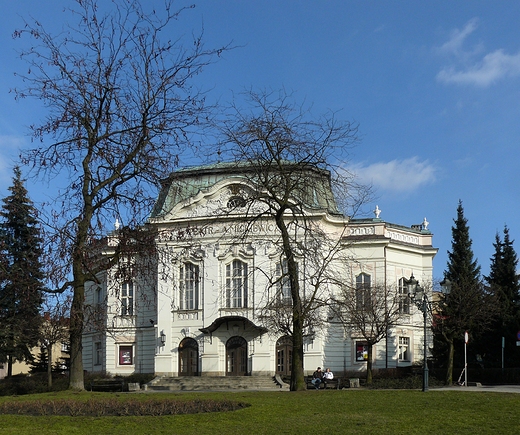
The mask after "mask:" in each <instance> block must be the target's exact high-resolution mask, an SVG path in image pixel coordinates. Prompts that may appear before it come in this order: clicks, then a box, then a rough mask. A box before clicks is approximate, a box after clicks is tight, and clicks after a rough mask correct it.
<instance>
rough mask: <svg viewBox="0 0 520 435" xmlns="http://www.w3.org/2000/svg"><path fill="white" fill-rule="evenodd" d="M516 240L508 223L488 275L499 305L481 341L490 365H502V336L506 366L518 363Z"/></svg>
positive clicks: (519, 285) (497, 242)
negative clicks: (495, 315)
mask: <svg viewBox="0 0 520 435" xmlns="http://www.w3.org/2000/svg"><path fill="white" fill-rule="evenodd" d="M513 242H514V241H513V240H511V239H510V237H509V228H508V227H507V226H505V227H504V239H503V241H502V240H501V239H500V236H499V234H498V233H497V234H496V236H495V243H493V247H494V248H495V252H494V254H493V256H492V257H491V267H490V272H489V276H487V277H485V280H486V282H487V284H488V285H489V291H490V292H491V294H493V295H494V296H495V297H496V300H497V307H498V310H497V311H498V312H497V317H496V319H495V321H494V322H493V324H492V327H491V329H490V331H489V332H487V333H486V334H485V336H484V337H483V338H482V340H481V343H480V349H479V350H480V352H481V353H482V355H483V356H484V358H485V363H486V365H488V366H495V367H500V366H501V365H502V337H504V339H505V350H504V362H505V365H506V366H516V365H517V364H518V358H519V357H520V351H519V349H518V348H517V346H516V340H517V338H516V333H517V331H518V330H519V329H520V283H519V276H518V275H517V272H516V267H517V265H518V257H517V255H516V252H515V250H514V248H513Z"/></svg>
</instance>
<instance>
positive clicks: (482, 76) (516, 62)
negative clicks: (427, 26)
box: [437, 18, 520, 87]
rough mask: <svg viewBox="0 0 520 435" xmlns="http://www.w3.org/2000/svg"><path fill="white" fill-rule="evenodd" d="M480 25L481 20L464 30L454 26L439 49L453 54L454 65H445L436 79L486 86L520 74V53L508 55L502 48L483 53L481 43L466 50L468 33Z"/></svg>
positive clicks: (443, 52)
mask: <svg viewBox="0 0 520 435" xmlns="http://www.w3.org/2000/svg"><path fill="white" fill-rule="evenodd" d="M477 27H478V19H476V18H473V19H472V20H470V21H468V22H467V23H466V25H465V26H464V28H463V29H462V30H458V29H455V30H454V31H453V32H452V33H451V37H450V39H449V40H448V41H447V42H445V43H444V44H443V45H442V46H441V47H439V48H438V51H439V53H442V54H449V55H453V56H454V57H453V60H452V64H451V65H448V66H445V67H444V68H442V69H441V70H440V71H439V73H438V74H437V80H438V81H440V82H444V83H455V84H469V85H475V86H481V87H486V86H489V85H491V84H493V83H495V82H497V81H498V80H500V79H503V78H505V77H515V76H520V52H519V53H516V54H507V53H506V52H505V51H504V50H503V49H497V50H495V51H492V52H489V53H487V54H485V55H484V56H483V57H482V56H481V52H482V46H481V45H480V44H477V45H475V46H474V47H473V48H472V49H464V48H463V45H464V43H465V41H466V39H467V37H468V36H469V35H471V34H472V33H473V32H474V31H475V30H476V29H477Z"/></svg>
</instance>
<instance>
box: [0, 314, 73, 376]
mask: <svg viewBox="0 0 520 435" xmlns="http://www.w3.org/2000/svg"><path fill="white" fill-rule="evenodd" d="M49 321H50V320H49V315H48V313H45V314H44V316H43V324H42V329H43V330H45V328H46V327H48V323H46V322H49ZM62 324H63V325H64V329H65V332H64V333H60V337H63V339H59V340H57V342H56V343H55V344H54V345H53V346H52V362H51V364H52V367H53V368H57V367H59V368H60V370H63V371H65V370H67V369H68V364H69V360H70V348H69V340H68V336H67V334H68V319H65V320H64V321H63V322H62ZM53 327H54V328H57V326H53ZM56 334H57V333H56V332H54V337H56ZM65 337H66V338H65ZM41 350H42V349H41V347H40V346H36V347H33V348H32V349H31V355H32V357H33V358H34V361H38V358H39V356H40V353H41ZM47 358H48V355H47ZM31 367H32V364H31V363H30V362H27V361H22V362H20V361H15V362H14V363H13V376H14V375H20V374H28V373H30V370H31ZM6 376H7V363H0V379H3V378H5V377H6Z"/></svg>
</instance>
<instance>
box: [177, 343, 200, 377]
mask: <svg viewBox="0 0 520 435" xmlns="http://www.w3.org/2000/svg"><path fill="white" fill-rule="evenodd" d="M198 375H199V345H198V343H197V341H196V340H194V339H193V338H185V339H184V340H182V341H181V343H180V344H179V376H198Z"/></svg>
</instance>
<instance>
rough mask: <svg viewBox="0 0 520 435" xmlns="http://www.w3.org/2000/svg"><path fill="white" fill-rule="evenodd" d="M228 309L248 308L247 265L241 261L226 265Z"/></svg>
mask: <svg viewBox="0 0 520 435" xmlns="http://www.w3.org/2000/svg"><path fill="white" fill-rule="evenodd" d="M226 307H228V308H246V307H247V264H246V263H244V262H242V261H240V260H234V261H233V262H232V263H230V264H227V265H226Z"/></svg>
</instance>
